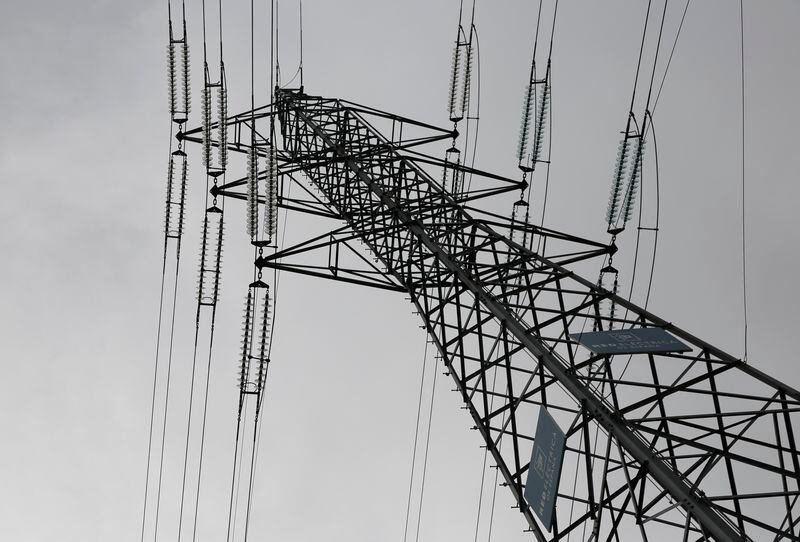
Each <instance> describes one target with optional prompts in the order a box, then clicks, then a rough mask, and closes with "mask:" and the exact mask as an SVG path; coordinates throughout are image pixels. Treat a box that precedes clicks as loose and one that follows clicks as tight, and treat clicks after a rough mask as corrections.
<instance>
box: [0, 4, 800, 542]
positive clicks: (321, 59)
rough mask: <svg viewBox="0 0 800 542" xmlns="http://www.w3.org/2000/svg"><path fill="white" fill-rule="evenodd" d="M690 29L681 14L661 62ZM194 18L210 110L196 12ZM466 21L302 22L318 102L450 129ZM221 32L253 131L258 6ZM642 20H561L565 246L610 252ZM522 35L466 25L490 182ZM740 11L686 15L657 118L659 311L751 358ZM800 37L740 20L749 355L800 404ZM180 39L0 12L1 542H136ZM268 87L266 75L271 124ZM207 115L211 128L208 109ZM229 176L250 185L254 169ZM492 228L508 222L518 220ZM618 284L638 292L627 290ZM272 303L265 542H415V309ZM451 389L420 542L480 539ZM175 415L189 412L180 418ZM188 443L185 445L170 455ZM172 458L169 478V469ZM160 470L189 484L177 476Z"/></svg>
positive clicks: (372, 11) (292, 53)
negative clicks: (339, 101)
mask: <svg viewBox="0 0 800 542" xmlns="http://www.w3.org/2000/svg"><path fill="white" fill-rule="evenodd" d="M656 4H657V5H658V4H660V2H656ZM683 6H684V3H683V2H682V1H681V2H678V1H675V0H673V1H672V2H670V7H669V12H668V13H669V16H668V19H667V25H666V27H665V41H666V44H665V48H664V51H668V49H669V46H670V45H671V43H672V39H674V36H675V30H676V28H677V23H678V20H679V17H680V14H681V12H682V10H683ZM187 8H188V9H189V25H190V27H189V32H190V40H191V42H192V46H193V48H192V50H193V66H194V67H195V69H194V72H193V73H194V81H193V83H194V85H193V86H194V88H195V90H197V89H199V88H200V86H201V78H200V76H201V71H200V69H199V67H200V65H201V61H200V58H201V57H200V47H199V45H200V42H199V39H200V26H199V10H200V6H199V2H196V1H194V0H191V1H189V2H188V6H187ZM457 8H458V6H457V2H456V1H455V0H448V1H436V2H430V1H422V0H411V1H404V2H391V1H388V0H343V1H337V2H324V1H321V0H316V1H315V0H306V2H304V19H305V21H304V22H305V27H304V36H305V58H304V63H305V68H306V71H305V74H306V81H305V82H306V88H307V91H308V92H310V93H313V94H321V95H327V96H335V97H343V98H347V99H350V100H353V101H356V102H361V103H364V104H366V105H372V106H376V107H379V108H382V109H386V110H390V111H393V112H397V113H400V114H404V115H408V116H412V117H415V118H418V119H420V120H425V121H429V122H433V123H438V124H443V125H444V124H446V118H445V95H446V80H447V72H448V67H449V62H450V49H451V42H452V39H453V35H454V29H455V22H456V17H457ZM224 9H225V10H226V12H225V13H226V19H225V25H226V26H225V32H226V36H225V46H226V57H225V60H226V65H227V69H228V81H229V89H230V94H231V98H230V103H231V110H232V112H238V111H241V110H244V109H245V108H246V106H247V104H248V102H249V57H248V56H247V53H248V52H249V46H250V44H249V35H248V34H249V33H248V31H247V29H248V28H249V23H248V19H247V16H248V12H249V3H245V2H233V1H228V2H225V7H224ZM644 13H645V3H644V2H642V1H636V0H615V1H613V2H603V3H588V2H562V4H561V6H560V8H559V16H558V22H557V30H556V42H555V49H554V53H553V78H554V83H553V138H554V139H553V166H552V176H551V185H550V196H549V203H548V210H547V216H548V219H547V221H546V225H548V226H550V227H553V228H556V229H563V230H566V231H568V232H571V233H575V234H578V235H583V236H587V237H591V238H595V239H605V235H604V224H603V216H604V212H605V206H606V201H607V194H608V188H609V183H610V171H611V166H612V161H613V157H614V154H615V152H616V146H617V143H618V139H619V134H618V133H619V131H620V130H621V129H623V128H624V122H625V115H626V114H627V108H628V105H629V99H630V90H631V85H632V81H633V75H634V68H635V62H636V55H637V53H638V43H639V39H640V32H641V25H642V22H643V19H644ZM534 16H535V3H534V2H523V1H504V2H491V3H490V2H486V1H484V2H480V1H479V2H478V9H477V15H476V24H477V26H478V32H479V35H480V43H481V85H482V86H481V129H480V135H479V138H480V140H479V150H478V157H477V165H478V166H479V167H481V168H483V169H487V170H491V171H497V172H500V173H504V174H507V175H515V174H516V173H515V163H514V158H513V156H514V150H515V145H516V138H517V128H518V122H519V105H520V102H521V95H522V89H523V85H524V82H525V79H526V77H527V69H528V63H529V61H530V58H529V57H530V50H531V45H532V35H533V31H532V28H533V22H534ZM738 16H739V13H738V2H731V1H724V2H723V1H706V2H693V3H692V5H691V7H690V8H689V12H688V16H687V19H686V23H685V26H684V29H683V32H682V34H681V38H680V42H679V43H678V46H677V50H676V53H675V58H674V60H673V63H672V66H671V68H670V72H669V76H668V78H667V80H666V83H665V86H664V91H663V95H662V96H661V101H660V102H659V105H658V109H657V111H656V114H655V123H656V128H657V136H658V142H659V159H660V166H661V168H660V169H661V171H660V173H661V196H662V198H661V219H662V223H661V226H662V228H663V229H662V236H661V239H660V245H659V252H658V266H657V268H656V275H655V278H654V289H653V293H652V297H651V303H650V308H651V309H652V310H653V312H655V313H656V314H658V315H660V316H662V317H664V318H665V319H667V320H669V321H672V322H674V323H676V324H677V325H679V326H681V327H683V328H684V329H686V330H688V331H690V332H692V333H694V334H696V335H698V336H700V337H702V338H704V339H706V340H708V341H710V342H711V343H712V344H716V345H718V346H720V347H721V348H723V349H725V350H727V351H729V352H731V353H732V354H735V355H737V356H739V355H741V354H742V334H741V329H742V303H741V251H740V244H741V236H740V228H741V222H740V219H741V215H740V212H741V203H742V202H741V185H740V182H741V179H740V175H741V173H740V163H741V162H740V158H741V155H740V137H741V133H740V120H741V119H740V110H739V99H740V97H739V76H740V72H739V26H738V24H739V21H738ZM281 17H282V21H281V34H282V41H281V64H282V70H283V73H284V75H287V74H289V75H290V74H292V73H293V72H294V68H295V66H296V64H297V56H298V55H297V24H296V22H297V4H296V2H291V1H288V0H287V1H285V2H282V3H281ZM257 20H258V21H259V25H260V29H259V32H260V39H261V42H262V46H261V47H260V48H259V53H258V54H259V55H260V60H261V61H263V60H264V59H265V58H266V55H267V43H268V35H267V28H268V24H269V23H268V20H267V19H266V6H264V5H261V6H258V7H257ZM798 23H800V5H798V4H797V3H796V2H791V1H788V0H785V1H779V0H774V1H771V2H768V3H765V2H759V3H756V2H752V1H748V2H745V33H746V37H745V40H746V42H745V47H746V49H745V61H746V64H747V100H748V101H747V133H746V136H747V154H746V163H747V167H746V186H747V189H746V193H747V199H746V205H747V217H748V218H747V261H748V293H749V307H748V309H749V325H750V348H749V358H750V360H751V362H752V363H753V364H754V365H755V366H757V367H759V368H761V369H763V370H765V371H766V372H768V373H770V374H772V375H774V376H776V377H778V378H780V379H782V380H784V381H786V382H788V383H790V384H792V385H794V386H795V387H797V386H798V385H800V378H798V376H797V369H796V363H795V357H794V354H795V350H796V349H795V337H796V335H797V329H798V323H799V321H798V316H797V312H796V310H795V307H797V306H798V301H800V299H799V298H800V294H798V291H797V288H796V283H797V274H798V269H800V259H799V258H798V256H797V254H796V247H797V246H798V236H800V223H798V220H797V218H796V211H795V209H796V205H797V202H798V196H800V188H798V184H797V182H796V171H798V169H800V163H798V162H800V158H799V156H800V155H798V153H797V152H796V151H795V148H796V145H797V143H798V140H797V135H796V126H797V125H798V122H800V109H799V108H798V106H797V102H796V96H797V95H798V91H800V75H798V71H797V69H796V67H797V66H798V61H800V42H798V39H797V34H796V28H797V26H798ZM166 39H167V38H166V4H165V3H164V2H150V1H141V2H111V1H100V0H96V1H91V0H81V1H79V2H70V3H64V2H44V3H30V2H23V1H21V0H6V1H5V2H3V4H2V6H0V70H2V74H3V76H2V78H0V97H2V104H3V105H2V107H3V111H4V115H3V116H4V119H5V122H4V126H3V128H4V129H3V130H2V131H0V172H2V186H3V189H4V190H3V198H2V201H3V204H4V205H3V212H2V213H0V232H1V233H0V254H3V262H4V264H3V265H2V266H0V284H2V293H3V295H2V301H1V302H0V366H2V369H3V373H2V374H3V376H2V378H0V439H1V440H0V481H2V482H0V487H2V489H0V539H2V540H31V541H39V540H42V541H44V540H64V541H73V540H74V541H78V540H80V541H86V540H138V538H139V525H140V521H141V500H142V491H143V486H144V471H145V459H146V445H147V422H148V415H149V404H150V386H151V382H152V381H151V378H152V362H153V346H154V341H155V328H156V315H157V314H156V313H157V304H158V286H159V278H160V277H159V271H160V267H161V246H162V220H163V217H162V213H163V193H164V184H165V169H166V168H165V165H166V161H167V149H168V144H169V141H168V135H169V120H168V113H167V110H166V101H167V100H166V95H167V94H166V68H165V54H164V50H165V46H166ZM260 63H261V64H262V65H264V64H263V62H260ZM662 66H663V65H662ZM662 69H663V68H660V69H659V71H658V72H657V73H658V74H660V73H662V71H661V70H662ZM657 80H660V75H659V76H657ZM266 81H267V75H266V71H262V79H261V80H260V81H259V83H258V85H259V88H258V89H257V90H258V91H259V93H260V94H261V96H262V99H261V100H260V101H261V102H264V101H265V100H266V98H263V97H264V96H265V95H266V87H267V85H266ZM194 103H195V110H196V111H198V110H199V100H197V98H196V97H195V100H194ZM197 123H199V119H198V117H197V116H195V122H194V124H197ZM190 151H192V152H190V160H191V163H192V165H193V170H192V171H193V175H192V179H191V181H192V186H191V188H190V190H191V192H190V197H189V202H188V205H189V207H188V213H189V214H188V218H187V228H188V234H187V238H186V241H185V243H186V249H185V254H186V256H185V259H184V260H183V262H184V263H183V272H182V277H181V278H182V282H181V289H180V291H179V295H181V299H182V301H181V302H180V304H179V307H178V318H179V321H178V329H177V335H176V356H175V359H176V362H175V363H176V366H175V377H174V378H175V379H176V382H180V384H179V385H180V386H181V387H182V388H185V384H186V378H187V377H188V363H189V362H190V349H191V333H192V327H193V326H192V322H193V311H194V309H193V302H192V295H193V293H194V287H195V283H194V281H195V270H196V265H197V263H196V255H197V248H196V247H197V234H198V230H199V225H200V220H201V210H202V201H203V199H202V198H203V195H202V187H201V184H202V180H203V179H202V172H201V170H200V169H199V162H200V158H199V152H198V151H199V148H191V149H190ZM651 166H652V163H651ZM234 167H236V168H239V169H240V170H241V172H243V171H244V169H243V163H242V164H238V163H237V164H236V165H235V166H234ZM648 182H650V183H652V176H651V177H650V178H646V179H645V188H644V190H645V192H646V194H652V191H651V192H648V190H650V189H651V187H652V184H650V185H648V184H647V183H648ZM535 197H537V196H535ZM648 201H649V200H648ZM487 205H488V206H489V207H492V208H494V209H497V210H500V211H503V212H508V210H509V209H510V205H508V202H507V201H499V202H494V203H487ZM229 209H231V210H233V211H234V212H230V213H228V217H231V218H229V223H228V224H229V226H228V237H227V239H228V247H229V250H228V251H227V252H226V259H225V262H224V269H225V275H224V278H223V284H222V296H223V299H222V301H221V303H220V309H219V310H220V313H219V325H218V340H217V342H216V346H215V367H214V372H213V375H212V400H211V408H212V412H211V413H210V419H209V432H210V435H211V437H210V438H211V444H210V445H209V446H210V450H211V451H213V454H212V453H211V452H209V453H210V455H209V457H212V456H213V458H214V459H209V464H208V473H209V474H208V488H207V489H204V492H206V493H204V500H203V501H202V502H203V504H202V520H201V538H200V539H203V540H211V539H215V540H219V536H220V534H221V533H224V521H225V518H226V512H227V511H226V510H225V509H223V508H224V507H223V506H222V505H221V504H224V503H225V502H226V499H227V496H226V493H225V491H226V483H227V482H228V477H229V472H228V470H227V469H229V463H230V461H229V457H230V454H231V445H232V436H233V430H234V423H235V418H234V416H235V404H234V401H235V386H234V383H235V360H236V359H237V349H238V340H239V326H240V319H241V304H242V299H243V297H244V294H245V292H246V283H247V278H248V276H249V273H250V271H251V266H250V258H251V253H250V251H249V250H248V249H247V246H246V240H245V239H244V220H243V206H242V208H241V210H240V211H241V212H239V211H237V210H236V205H235V204H233V205H231V207H230V208H229ZM235 215H238V216H235ZM288 226H289V227H288V229H287V236H288V238H289V239H302V238H303V236H304V235H307V234H308V232H309V231H310V230H309V228H310V227H311V225H310V223H307V222H304V220H303V219H302V218H299V217H294V216H290V217H289V222H288ZM630 233H632V232H626V234H628V235H626V236H624V238H623V239H622V240H621V242H620V244H621V248H622V251H623V254H628V255H630V254H631V253H632V248H633V247H632V244H631V241H632V239H631V236H630V235H629V234H630ZM629 277H630V269H625V270H623V279H622V280H623V284H624V285H626V286H627V285H628V284H629V283H628V282H627V281H628V280H629ZM590 278H593V277H590ZM278 296H279V298H280V300H279V308H278V320H277V324H276V326H277V328H276V339H275V350H274V355H273V360H274V363H273V367H272V372H271V375H270V381H269V384H268V386H269V397H268V404H267V414H266V417H265V419H264V422H263V423H264V424H265V426H264V427H265V428H264V436H263V441H262V445H261V454H260V459H259V471H258V491H257V493H256V495H255V517H254V519H253V525H252V528H251V529H252V531H251V532H252V533H253V534H258V538H259V539H261V538H267V537H268V536H269V537H272V538H275V539H280V540H285V541H292V540H298V541H299V540H315V539H322V538H323V537H324V538H326V539H329V540H348V541H362V540H363V541H366V540H400V539H402V532H403V523H404V519H405V503H406V491H407V489H408V476H409V469H410V463H411V447H412V442H413V436H414V435H413V432H414V419H415V415H416V399H417V393H418V391H419V388H418V386H419V377H420V368H421V364H422V352H423V348H424V337H423V335H422V333H421V331H420V330H419V328H418V327H417V325H418V324H419V322H418V320H417V317H415V316H413V315H411V314H410V309H411V306H410V305H409V304H408V303H407V302H405V301H404V300H403V296H402V295H399V294H390V293H382V292H377V291H371V290H364V289H362V288H358V287H353V286H347V285H340V284H334V283H329V282H324V281H315V280H312V279H309V278H302V277H294V276H288V275H284V276H283V278H282V279H281V287H280V290H279V292H278ZM440 372H441V371H439V373H440ZM438 379H439V381H438V382H437V386H438V388H437V395H436V405H435V410H434V416H433V430H432V437H431V445H430V458H429V466H428V478H427V481H426V490H425V506H424V508H423V517H422V522H421V532H420V540H431V541H433V540H455V539H467V538H471V537H472V536H473V533H474V530H475V515H476V514H475V512H476V509H477V503H478V488H479V484H480V468H481V462H482V457H483V456H482V451H481V450H480V449H479V444H480V443H479V442H478V435H477V434H476V433H475V432H471V431H468V427H469V426H470V425H471V421H470V420H469V419H468V417H467V415H466V414H465V413H464V411H461V410H459V409H458V408H457V406H458V401H457V398H456V396H455V394H453V393H450V392H449V390H450V388H451V384H450V383H449V381H447V380H445V379H444V377H441V376H439V377H438ZM428 392H429V390H428ZM176 393H177V395H176V404H177V405H178V407H177V408H179V409H181V408H185V401H184V402H183V403H181V395H180V393H181V392H176ZM426 393H427V392H426ZM184 395H185V392H184ZM175 427H178V426H175ZM179 433H180V431H176V432H175V436H174V437H173V438H172V440H170V442H171V443H172V444H173V445H174V446H178V447H179V446H180V438H179ZM168 453H169V454H172V455H170V456H169V458H173V459H174V457H175V456H176V454H178V453H179V448H174V450H173V451H171V452H168ZM169 458H168V461H169ZM167 475H168V476H171V478H173V479H174V478H177V471H175V472H172V473H171V474H167ZM165 484H166V485H165V497H164V501H165V503H167V504H166V505H165V506H166V507H167V508H165V510H168V512H167V511H165V513H164V514H165V518H166V519H164V529H165V530H164V531H163V532H164V534H168V533H169V532H170V530H169V529H171V528H172V527H174V524H173V522H172V520H170V519H169V518H170V517H172V516H171V514H173V512H174V507H175V499H176V496H177V494H176V493H175V491H176V483H174V482H165ZM206 495H207V496H206ZM510 504H511V500H510V498H509V497H508V496H507V495H506V494H505V492H504V490H503V489H502V488H501V490H500V491H498V501H497V511H496V515H495V533H496V537H497V539H501V538H502V539H503V540H526V539H527V538H526V537H525V536H524V535H523V534H522V533H521V530H522V528H523V527H524V525H523V521H522V519H521V517H520V516H519V514H518V512H516V511H512V510H510V509H509V506H510ZM170 507H171V508H170ZM412 516H413V514H412ZM484 528H485V526H481V529H482V530H483V529H484Z"/></svg>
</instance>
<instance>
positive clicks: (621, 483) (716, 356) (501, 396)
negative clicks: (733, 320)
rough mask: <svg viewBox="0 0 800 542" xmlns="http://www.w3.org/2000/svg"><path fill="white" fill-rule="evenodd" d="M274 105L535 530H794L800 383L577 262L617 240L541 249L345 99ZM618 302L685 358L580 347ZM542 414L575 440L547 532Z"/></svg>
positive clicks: (788, 533)
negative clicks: (641, 303) (537, 443)
mask: <svg viewBox="0 0 800 542" xmlns="http://www.w3.org/2000/svg"><path fill="white" fill-rule="evenodd" d="M277 100H278V102H277V104H276V105H277V110H278V117H279V121H280V129H281V135H282V139H283V144H284V150H283V151H284V154H285V155H286V156H288V159H289V160H290V162H291V167H292V168H298V169H302V170H303V171H304V172H305V174H306V175H307V176H308V177H309V178H310V179H311V181H312V183H313V184H314V185H315V186H316V187H317V188H318V189H319V190H320V191H321V193H322V194H323V195H324V197H325V198H326V199H327V202H328V204H329V205H330V207H331V208H332V209H333V210H334V211H335V214H336V215H337V216H339V217H342V218H344V220H345V221H346V223H347V225H348V227H349V228H350V229H351V230H352V231H353V232H354V233H355V234H357V235H358V236H360V237H361V239H362V240H363V241H364V242H365V243H366V245H367V246H368V247H369V249H370V250H371V251H372V252H373V254H374V255H375V256H376V257H377V258H378V259H379V260H380V261H381V263H382V265H383V267H384V268H385V270H386V275H387V276H388V277H391V279H392V280H393V281H394V282H396V283H398V284H400V285H402V287H403V288H404V289H405V290H406V291H407V292H408V294H409V295H410V297H411V299H412V301H413V302H414V304H415V305H416V306H417V307H418V309H419V312H420V314H421V316H422V318H423V319H424V324H425V327H426V329H427V331H428V333H429V335H430V336H431V338H432V340H433V341H434V342H435V344H436V347H437V348H438V350H439V352H440V354H441V355H442V358H443V361H444V364H445V366H446V368H447V370H448V371H449V373H450V374H451V375H452V377H453V379H454V381H455V383H456V387H457V389H458V391H459V393H460V394H461V397H462V398H463V400H464V403H465V405H466V407H467V410H468V411H469V413H470V415H471V416H472V418H473V420H474V422H475V426H476V428H477V429H478V430H479V432H480V434H481V435H482V437H483V439H484V440H485V443H486V446H487V448H488V450H489V451H490V452H491V454H492V456H493V458H494V460H495V462H496V463H497V466H498V468H499V470H500V472H501V473H502V475H503V478H504V479H505V483H506V484H507V485H508V487H509V489H510V490H511V492H512V494H513V496H514V498H515V499H516V501H517V503H518V504H519V507H520V511H521V512H522V513H523V515H524V516H525V518H526V519H527V523H528V525H529V527H530V530H531V531H532V532H533V534H534V536H535V537H536V539H537V540H540V541H545V540H560V539H562V537H564V538H565V537H566V536H567V535H568V534H569V533H575V536H580V534H578V533H585V535H586V536H588V537H589V538H588V539H589V540H615V539H623V540H626V541H627V540H636V539H640V540H645V541H646V540H663V539H670V540H680V539H683V540H689V539H691V540H698V539H699V540H717V541H728V540H737V541H738V540H742V541H744V540H765V539H767V538H769V539H771V540H772V539H774V540H800V538H798V527H797V525H796V523H797V522H798V521H800V506H798V503H797V501H798V495H800V458H798V453H797V448H796V442H795V436H794V433H795V431H794V422H795V421H797V412H798V411H799V409H800V393H798V392H797V391H796V390H794V389H793V388H791V387H790V386H788V385H786V384H784V383H782V382H779V381H777V380H775V379H773V378H771V377H769V376H768V375H765V374H763V373H761V372H760V371H758V370H757V369H755V368H754V367H753V366H751V365H748V364H745V363H743V362H742V361H740V360H738V359H736V358H734V357H733V356H730V355H729V354H726V353H725V352H723V351H721V350H719V349H717V348H715V347H713V346H712V345H710V344H708V343H706V342H704V341H702V340H700V339H698V338H696V337H694V336H692V335H690V334H689V333H687V332H685V331H683V330H681V329H679V328H677V327H675V326H673V325H671V324H670V323H668V322H665V321H664V320H662V319H659V318H658V317H656V316H654V315H653V314H651V313H649V312H647V311H645V310H643V309H641V308H639V307H637V306H635V305H633V304H631V303H629V302H627V301H626V300H624V299H621V298H618V297H616V296H613V294H611V293H610V292H608V291H607V290H603V289H601V288H598V287H597V286H596V285H595V284H594V283H593V282H592V281H589V280H586V279H584V278H582V277H580V276H578V275H576V274H575V273H574V272H573V271H571V270H570V268H569V266H570V264H572V263H573V262H575V261H578V260H581V259H584V258H587V257H590V256H597V255H602V254H605V253H607V252H608V250H605V251H603V250H598V249H597V245H593V246H583V247H581V249H582V251H581V250H577V251H575V252H568V253H567V255H566V256H562V257H560V258H554V257H552V256H548V257H544V256H543V255H542V254H539V253H537V252H534V251H532V250H530V249H529V248H526V247H524V246H521V245H520V244H518V243H515V242H513V241H511V240H510V239H509V238H507V237H505V236H504V235H501V234H500V233H498V232H497V231H496V230H495V229H493V228H492V227H490V226H489V225H488V224H487V223H486V222H485V221H484V220H480V219H476V218H474V217H473V216H472V215H471V214H470V213H469V212H467V211H466V210H465V208H464V207H463V205H462V204H461V203H460V202H459V201H457V200H456V199H455V198H454V197H453V195H452V194H451V193H449V192H447V191H446V190H445V189H444V188H443V187H442V186H441V185H439V184H438V183H437V181H435V180H434V178H433V177H432V176H430V175H428V174H427V173H426V172H425V171H424V170H423V169H421V168H420V167H419V166H418V164H417V162H415V161H414V160H411V159H409V158H408V157H407V156H404V155H403V154H402V153H400V152H398V149H397V146H396V145H394V144H393V142H392V140H390V139H387V138H385V137H384V136H382V135H381V134H380V133H379V132H378V131H377V130H376V129H375V128H374V127H373V126H372V125H371V124H370V123H369V122H367V121H366V120H365V119H364V118H363V116H362V114H361V113H360V112H359V111H358V110H357V108H353V107H352V106H351V105H350V104H348V103H347V102H342V101H339V100H333V99H323V98H319V97H311V96H307V95H305V94H303V93H302V92H298V91H280V92H278V93H277ZM540 233H541V232H540ZM555 236H556V237H557V234H556V235H555ZM563 239H565V240H567V241H569V242H571V243H578V244H580V240H577V239H576V238H573V237H569V236H566V235H565V236H564V237H563ZM576 254H577V256H575V255H576ZM260 263H261V265H265V266H266V265H268V262H267V261H266V260H264V261H261V262H260ZM612 297H613V298H614V300H615V302H616V303H617V304H618V305H619V306H620V307H621V309H622V310H620V311H619V312H618V314H617V315H616V316H615V317H613V323H614V327H615V328H624V327H659V328H663V329H665V330H667V331H669V332H670V333H671V334H673V335H674V336H676V337H677V338H679V339H680V340H681V341H683V342H684V343H686V344H687V345H688V346H690V347H691V351H690V352H686V353H662V354H652V353H651V354H635V355H631V356H619V355H617V356H608V355H605V356H603V355H593V354H591V353H590V352H588V351H586V350H584V349H583V348H582V347H580V346H579V345H578V343H577V342H576V341H575V340H574V339H573V337H574V336H575V335H577V334H579V333H581V332H582V331H590V330H592V329H593V328H595V327H596V328H599V329H607V328H608V327H609V324H610V323H611V319H610V317H609V316H607V315H603V313H602V312H601V310H600V305H601V302H602V301H603V300H606V299H609V298H612ZM542 406H545V407H546V408H548V410H549V411H550V412H551V413H553V415H554V416H555V417H556V419H557V420H558V421H559V422H560V424H561V425H562V428H566V435H567V445H566V455H565V459H564V470H563V473H562V478H561V485H560V489H559V493H558V499H557V504H556V512H557V513H556V516H555V518H556V519H555V522H554V525H553V529H552V531H550V532H548V531H545V530H544V529H542V528H541V526H540V525H539V524H538V523H537V520H536V519H535V517H534V515H533V512H532V510H531V508H530V506H529V503H527V502H526V501H525V498H524V496H523V490H524V483H525V478H526V473H527V469H528V460H529V457H530V452H531V447H532V441H533V433H534V431H533V430H534V428H535V419H536V414H537V413H538V410H539V408H541V407H542ZM665 536H666V537H668V538H665Z"/></svg>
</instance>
